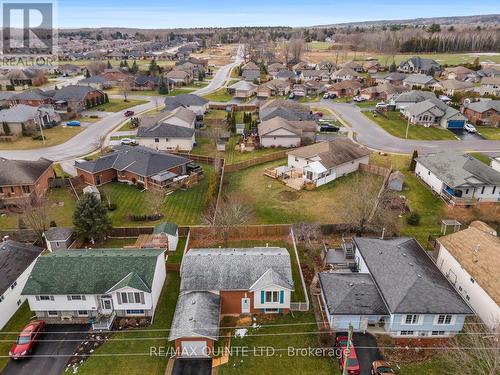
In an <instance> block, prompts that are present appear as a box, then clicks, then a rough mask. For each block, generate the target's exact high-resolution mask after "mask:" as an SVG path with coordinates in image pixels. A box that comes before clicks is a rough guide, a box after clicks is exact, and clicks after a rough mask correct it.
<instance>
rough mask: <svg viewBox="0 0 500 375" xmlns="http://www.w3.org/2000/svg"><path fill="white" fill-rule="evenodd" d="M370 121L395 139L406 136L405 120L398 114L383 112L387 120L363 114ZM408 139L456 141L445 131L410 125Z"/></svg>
mask: <svg viewBox="0 0 500 375" xmlns="http://www.w3.org/2000/svg"><path fill="white" fill-rule="evenodd" d="M363 114H364V115H365V116H366V117H368V118H369V119H370V120H372V121H374V122H375V123H376V124H378V125H379V126H380V127H381V128H382V129H384V130H385V131H387V132H388V133H390V134H392V135H394V136H395V137H399V138H405V135H406V127H407V122H406V120H404V119H402V118H401V117H400V114H399V112H385V114H386V116H387V118H385V117H382V116H381V115H377V116H376V117H374V116H373V114H372V113H371V112H363ZM408 139H420V140H430V141H432V140H456V139H457V138H456V137H455V135H454V134H453V133H452V132H450V131H449V130H447V129H443V128H438V127H430V128H426V127H424V126H421V125H412V124H410V127H409V131H408Z"/></svg>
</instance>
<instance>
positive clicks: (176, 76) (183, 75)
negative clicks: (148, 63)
mask: <svg viewBox="0 0 500 375" xmlns="http://www.w3.org/2000/svg"><path fill="white" fill-rule="evenodd" d="M165 77H166V78H167V79H168V80H169V82H172V83H173V84H174V85H175V86H184V85H189V84H190V83H191V82H193V75H192V74H191V73H189V72H186V71H185V70H180V69H173V70H171V71H170V72H168V73H167V74H165Z"/></svg>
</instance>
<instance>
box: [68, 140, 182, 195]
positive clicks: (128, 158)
mask: <svg viewBox="0 0 500 375" xmlns="http://www.w3.org/2000/svg"><path fill="white" fill-rule="evenodd" d="M189 163H190V160H189V159H186V158H184V157H181V156H177V155H171V154H167V153H162V152H159V151H155V150H152V149H150V148H147V147H142V146H136V147H132V146H118V147H116V148H115V149H114V151H113V152H110V153H109V154H106V155H104V156H101V157H99V158H98V159H96V160H92V161H82V162H78V161H77V162H75V168H76V172H77V175H78V176H80V177H81V178H82V179H83V182H84V183H85V184H87V185H96V186H100V185H104V184H107V183H109V182H111V181H122V182H126V183H129V184H134V185H140V186H142V187H143V188H144V189H150V188H151V189H165V188H171V187H172V186H173V185H174V183H175V182H177V181H181V180H183V179H184V178H186V177H187V175H188V170H187V169H188V168H187V165H188V164H189Z"/></svg>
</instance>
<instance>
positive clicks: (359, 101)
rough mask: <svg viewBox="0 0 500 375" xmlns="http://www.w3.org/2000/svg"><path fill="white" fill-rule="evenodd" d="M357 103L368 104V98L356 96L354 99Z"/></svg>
mask: <svg viewBox="0 0 500 375" xmlns="http://www.w3.org/2000/svg"><path fill="white" fill-rule="evenodd" d="M352 100H354V101H355V102H358V103H361V102H366V98H363V97H362V96H355V97H354V98H352Z"/></svg>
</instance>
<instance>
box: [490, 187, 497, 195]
mask: <svg viewBox="0 0 500 375" xmlns="http://www.w3.org/2000/svg"><path fill="white" fill-rule="evenodd" d="M496 190H497V187H496V186H493V190H492V191H491V194H495V191H496Z"/></svg>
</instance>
